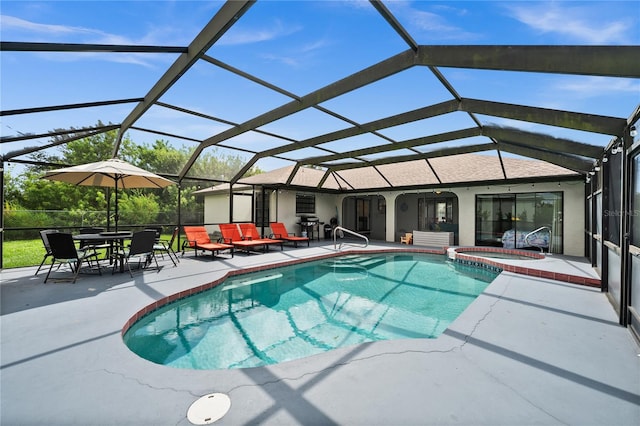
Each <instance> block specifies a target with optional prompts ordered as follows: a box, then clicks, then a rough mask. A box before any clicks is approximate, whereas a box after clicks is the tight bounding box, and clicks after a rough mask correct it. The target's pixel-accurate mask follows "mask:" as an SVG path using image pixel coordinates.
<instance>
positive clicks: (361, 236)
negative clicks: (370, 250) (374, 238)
mask: <svg viewBox="0 0 640 426" xmlns="http://www.w3.org/2000/svg"><path fill="white" fill-rule="evenodd" d="M338 230H340V231H342V232H346V233H347V234H351V235H354V236H356V237H360V238H363V239H364V246H362V247H363V248H364V247H367V246H368V245H369V238H367V237H366V236H364V235H362V234H358V233H357V232H354V231H352V230H350V229H347V228H343V227H342V226H336V227H335V228H333V249H334V250H342V246H343V245H344V243H340V246H339V247H337V248H336V244H337V237H336V234H337V232H338Z"/></svg>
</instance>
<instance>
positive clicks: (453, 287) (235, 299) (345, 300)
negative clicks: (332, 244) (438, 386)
mask: <svg viewBox="0 0 640 426" xmlns="http://www.w3.org/2000/svg"><path fill="white" fill-rule="evenodd" d="M496 276H497V273H495V272H490V271H487V270H482V269H477V268H473V267H469V266H465V265H460V264H457V263H455V262H449V261H446V260H445V259H444V258H443V257H442V256H436V255H426V254H402V255H398V254H380V255H349V256H341V257H337V258H331V259H328V260H322V261H312V262H306V263H302V264H298V265H294V266H288V267H281V268H276V269H270V270H267V271H262V272H259V273H251V274H245V275H238V276H235V277H233V278H232V279H228V280H226V281H224V282H223V283H221V284H220V285H218V286H216V287H215V288H212V289H210V290H207V291H205V292H202V293H199V294H197V295H193V296H190V297H188V298H184V299H181V300H178V301H176V302H173V303H171V304H169V305H166V306H164V307H162V308H160V309H158V310H156V311H154V312H152V313H151V314H149V315H147V316H145V317H143V318H142V319H141V320H140V321H138V322H137V323H135V324H133V325H132V326H131V328H130V329H129V330H128V331H127V332H126V334H125V336H124V340H125V343H126V344H127V346H128V347H129V348H130V349H131V350H132V351H133V352H135V353H136V354H138V355H139V356H141V357H142V358H145V359H147V360H150V361H152V362H155V363H158V364H163V365H168V366H172V367H177V368H189V369H229V368H246V367H256V366H264V365H269V364H275V363H280V362H284V361H289V360H293V359H299V358H304V357H307V356H311V355H314V354H317V353H321V352H326V351H330V350H332V349H336V348H339V347H345V346H350V345H356V344H360V343H363V342H371V341H378V340H390V339H404V338H435V337H437V336H439V335H440V334H441V333H442V332H443V331H444V330H445V329H446V328H447V327H448V326H449V324H450V323H451V322H452V321H453V320H454V319H455V318H456V317H458V316H459V315H460V313H462V311H464V309H465V308H466V307H467V306H468V305H469V304H470V303H471V302H472V301H473V300H474V299H475V298H476V297H477V296H478V295H479V294H480V293H481V292H482V291H483V290H484V289H485V288H486V287H487V286H488V285H489V283H490V282H491V281H492V280H493V279H494V278H495V277H496Z"/></svg>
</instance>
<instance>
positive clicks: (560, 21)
mask: <svg viewBox="0 0 640 426" xmlns="http://www.w3.org/2000/svg"><path fill="white" fill-rule="evenodd" d="M505 7H506V8H507V10H508V11H509V13H510V14H511V16H512V17H513V18H514V19H516V20H518V21H520V22H522V23H523V24H525V25H528V26H529V27H531V28H532V29H534V30H536V31H539V32H541V33H546V34H558V35H561V36H564V37H568V38H569V39H570V40H574V41H577V42H584V43H589V44H610V43H625V42H626V41H627V40H628V34H629V31H634V29H633V26H632V23H631V22H630V21H626V20H614V19H609V20H608V19H607V18H606V16H605V15H604V10H603V8H607V7H609V3H608V2H587V3H586V4H580V5H572V4H566V3H555V2H543V3H537V2H536V3H529V2H514V3H510V4H509V5H508V6H505ZM635 7H637V5H636V6H635ZM635 11H636V13H637V9H635Z"/></svg>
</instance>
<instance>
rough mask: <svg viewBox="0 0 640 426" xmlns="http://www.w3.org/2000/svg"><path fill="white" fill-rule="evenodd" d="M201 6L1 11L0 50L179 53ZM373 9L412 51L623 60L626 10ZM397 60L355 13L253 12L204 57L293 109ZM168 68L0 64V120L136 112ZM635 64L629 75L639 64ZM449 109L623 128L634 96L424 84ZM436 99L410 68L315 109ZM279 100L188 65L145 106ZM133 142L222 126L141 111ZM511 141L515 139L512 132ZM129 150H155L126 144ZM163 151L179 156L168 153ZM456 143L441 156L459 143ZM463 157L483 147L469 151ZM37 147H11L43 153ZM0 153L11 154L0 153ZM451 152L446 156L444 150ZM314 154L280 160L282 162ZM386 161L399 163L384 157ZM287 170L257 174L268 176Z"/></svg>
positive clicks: (54, 5)
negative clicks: (601, 53) (443, 48)
mask: <svg viewBox="0 0 640 426" xmlns="http://www.w3.org/2000/svg"><path fill="white" fill-rule="evenodd" d="M221 4H222V3H221V2H211V1H135V2H130V1H91V2H84V1H23V0H21V1H2V2H1V21H0V28H1V32H0V37H1V39H2V40H3V41H29V42H64V43H96V44H144V45H163V46H186V45H187V44H188V43H189V42H190V41H191V40H192V39H193V38H194V37H195V36H196V35H197V34H198V32H199V31H200V30H201V29H202V27H203V26H204V25H205V24H206V23H207V22H208V21H209V20H210V19H211V18H212V17H213V16H214V14H215V13H216V11H217V10H218V9H219V8H220V6H221ZM385 5H386V6H387V7H388V8H389V9H390V10H391V12H392V13H394V15H395V16H396V17H397V18H398V20H399V21H400V23H401V24H402V25H403V26H404V27H405V28H406V29H407V30H408V31H409V33H410V34H411V35H412V37H413V38H414V39H415V41H416V42H417V43H418V44H434V45H467V44H468V45H476V44H486V45H493V44H497V45H504V44H509V45H514V44H534V45H560V44H562V45H573V44H575V45H638V44H640V3H639V2H638V1H637V0H636V1H598V2H597V1H551V2H548V1H499V2H488V1H393V2H385ZM407 48H408V46H407V45H406V44H405V43H404V42H403V40H402V39H401V38H400V37H399V36H398V35H397V34H396V33H395V32H394V31H393V30H392V29H391V28H390V27H389V25H388V24H387V23H386V22H385V21H384V20H383V19H382V18H381V17H380V15H379V14H378V13H377V12H376V11H375V9H374V8H373V7H372V6H371V5H370V4H369V3H368V2H366V1H322V2H314V1H269V0H267V1H265V0H261V1H258V2H257V4H255V5H254V6H252V7H251V8H250V9H249V11H248V12H247V13H246V14H245V15H244V16H243V17H242V18H241V19H240V20H239V21H238V23H236V24H235V25H234V26H233V27H232V28H231V29H230V30H229V31H228V32H227V33H226V34H225V35H224V36H223V37H222V38H221V39H220V40H219V41H218V43H216V44H215V45H214V46H213V47H212V48H211V49H210V50H209V52H208V55H209V56H211V57H213V58H215V59H217V60H220V61H222V62H225V63H226V64H229V65H231V66H233V67H236V68H238V69H240V70H242V71H245V72H248V73H251V74H253V75H255V76H257V77H259V78H260V79H262V80H264V81H266V82H268V83H271V84H274V85H276V86H279V87H280V88H282V89H284V90H286V91H287V92H289V93H291V94H293V95H296V96H303V95H305V94H307V93H310V92H313V91H314V90H317V89H319V88H321V87H323V86H325V85H327V84H330V83H331V82H333V81H335V80H338V79H340V78H343V77H346V76H348V75H350V74H352V73H354V72H357V71H359V70H361V69H364V68H366V67H368V66H371V65H373V64H375V63H377V62H379V61H382V60H384V59H386V58H388V57H390V56H393V55H395V54H398V53H401V52H403V51H405V50H406V49H407ZM176 58H177V55H176V54H101V53H26V52H2V53H0V61H1V63H0V71H1V75H0V78H1V81H0V82H1V89H0V96H1V97H0V102H1V108H2V110H10V109H19V108H31V107H40V106H49V105H59V104H71V103H80V102H91V101H103V100H113V99H125V98H135V97H142V96H144V95H145V94H146V93H147V92H148V90H149V89H150V88H151V87H152V85H153V84H154V83H155V82H156V81H157V79H159V78H160V76H161V75H162V74H163V73H164V71H165V70H166V69H167V68H168V67H169V66H170V65H171V63H172V62H173V61H174V60H175V59H176ZM639 61H640V59H639ZM440 71H441V72H442V74H443V75H444V76H445V78H447V80H448V81H449V82H450V83H451V84H452V85H453V87H454V88H455V89H456V91H457V92H458V93H459V94H460V95H461V96H463V97H466V98H476V99H484V100H494V101H500V102H507V103H514V104H522V105H530V106H541V107H546V108H555V109H561V110H569V111H580V112H587V113H591V114H598V115H606V116H614V117H620V118H628V116H629V115H630V114H631V113H632V112H633V110H634V109H635V108H636V107H637V106H638V105H639V104H640V83H639V82H638V81H637V80H631V79H623V78H598V77H587V76H584V77H582V76H561V75H555V74H536V73H507V72H500V71H481V70H462V69H445V68H442V69H440ZM449 99H451V96H450V94H449V93H448V92H447V91H446V90H444V88H443V87H442V86H441V85H439V84H438V83H437V81H436V80H435V78H434V76H433V74H432V73H430V72H429V70H428V69H427V68H425V67H414V68H412V69H409V70H407V71H405V72H403V73H400V74H398V75H395V76H392V77H390V78H388V79H385V80H382V81H380V82H377V83H375V84H372V85H370V86H367V87H364V88H362V89H359V90H356V91H353V92H351V93H347V94H345V95H342V96H339V97H337V98H335V99H332V100H330V101H328V102H326V103H324V104H323V106H324V107H326V108H329V109H331V110H332V111H334V112H337V113H339V114H343V115H345V116H347V117H349V118H351V119H353V120H356V121H358V122H368V121H371V120H376V119H379V118H383V117H385V116H389V115H392V114H398V113H401V112H405V111H408V110H411V109H415V108H420V107H424V106H427V105H431V104H434V103H438V102H442V101H445V100H449ZM290 100H291V98H289V97H287V96H285V95H283V94H280V93H276V92H274V91H271V90H269V89H267V88H264V87H260V86H258V85H256V84H255V83H253V82H250V81H247V80H244V79H242V78H240V77H238V76H236V75H234V74H232V73H229V72H227V71H225V70H223V69H221V68H218V67H216V66H214V65H212V64H210V63H207V62H203V61H200V62H198V63H197V64H196V65H195V66H194V67H192V68H191V69H190V70H189V71H188V72H187V74H185V76H184V77H183V78H182V79H181V80H180V81H179V82H178V83H177V84H175V85H174V86H173V87H172V88H171V89H170V90H169V91H168V92H167V93H166V94H165V95H164V96H163V97H162V98H161V101H163V102H166V103H169V104H173V105H176V106H180V107H183V108H188V109H192V110H195V111H199V112H203V113H206V114H209V115H212V116H215V117H219V118H221V119H224V120H228V121H230V122H234V123H242V122H243V121H245V120H247V119H249V118H251V117H253V116H255V115H257V114H260V113H263V112H266V111H269V110H271V109H273V108H276V107H278V106H280V105H282V104H285V103H287V102H289V101H290ZM134 106H135V104H124V105H117V106H111V107H102V108H90V109H82V110H71V111H60V112H52V113H39V114H29V115H23V116H3V117H1V119H2V122H1V129H2V130H1V131H0V135H1V136H3V137H4V136H11V135H15V134H17V133H27V132H29V133H40V132H47V131H51V130H52V129H54V128H68V127H70V126H73V127H82V126H91V125H95V124H96V123H97V122H98V120H101V121H102V122H105V123H107V122H113V123H119V122H121V121H122V120H123V119H124V118H125V117H126V116H127V114H128V113H129V112H130V111H131V109H133V107H134ZM480 119H481V121H482V122H483V123H487V124H498V125H504V126H509V125H513V124H517V125H518V126H520V127H521V128H524V129H526V130H531V131H541V132H544V133H549V134H551V135H553V136H556V137H566V138H569V139H574V140H578V141H582V142H587V143H592V144H596V145H602V146H604V145H606V144H607V143H608V142H609V141H610V139H611V137H610V136H608V135H594V134H589V133H584V132H578V131H570V130H567V129H557V128H546V127H545V126H540V125H534V124H529V123H512V122H509V121H508V120H503V119H499V118H495V117H480ZM136 125H137V126H139V127H143V128H158V129H161V130H163V131H166V132H169V133H173V134H179V135H185V136H188V137H193V138H197V139H205V138H207V137H210V136H212V135H215V134H217V133H219V132H221V131H224V130H225V129H227V128H228V127H229V126H228V125H225V124H223V123H216V122H211V121H208V120H203V119H201V118H194V117H189V116H186V115H184V114H180V113H177V112H176V111H173V110H169V109H166V108H162V107H152V108H151V109H150V110H149V111H148V113H147V114H145V116H143V117H142V118H141V119H140V120H139V122H137V123H136ZM472 126H473V123H472V122H471V120H470V119H469V118H468V116H467V115H466V114H462V113H454V114H448V115H446V116H441V117H436V118H433V119H429V120H428V121H420V122H416V123H412V124H409V125H404V126H397V127H394V128H390V129H386V130H384V131H382V132H381V133H383V134H384V135H385V136H388V137H391V138H394V139H395V140H399V141H401V140H405V139H411V138H414V137H417V136H419V135H422V134H424V133H425V129H428V130H427V132H428V133H441V132H446V131H450V130H455V129H459V128H466V127H472ZM523 126H524V127H523ZM344 127H347V124H346V123H345V122H343V121H341V120H337V119H336V118H335V117H331V116H328V115H326V114H324V113H321V112H319V111H317V110H308V111H303V112H301V113H298V114H295V115H294V116H291V117H288V118H285V119H282V120H278V121H276V122H274V123H270V124H268V125H266V126H265V127H264V128H263V129H264V130H267V131H270V132H274V133H277V134H282V135H286V136H287V137H291V138H293V139H305V138H309V137H313V136H316V135H319V134H323V133H327V132H330V131H334V130H338V129H341V128H344ZM129 134H130V136H131V137H132V138H133V139H134V141H136V142H138V143H142V142H147V143H151V142H153V141H154V140H155V139H158V138H160V137H159V136H157V135H154V134H150V133H146V132H139V131H130V133H129ZM372 138H375V137H374V136H370V135H363V136H359V137H357V138H353V139H352V140H349V141H347V142H340V143H333V144H327V146H326V148H327V149H332V150H337V151H341V150H347V149H355V148H358V147H361V146H368V145H370V144H371V143H379V141H374V140H373V139H372ZM164 139H169V140H170V142H171V143H173V144H176V145H187V146H189V145H194V143H193V142H189V141H185V140H182V139H173V138H164ZM471 142H473V141H460V142H456V143H457V144H465V143H471ZM479 142H486V140H482V141H479ZM45 143H46V139H43V140H38V141H30V142H28V143H27V145H34V144H45ZM284 143H285V142H283V141H282V140H279V139H274V138H270V137H267V136H264V135H260V134H256V133H253V132H249V133H246V134H243V135H241V136H238V137H236V138H234V139H232V140H230V141H227V143H226V145H227V148H220V151H221V152H224V153H229V154H238V153H240V155H243V156H248V155H249V154H246V153H243V152H242V151H237V150H235V149H234V148H241V149H247V150H253V151H260V150H263V149H267V148H271V147H275V146H280V145H283V144H284ZM4 145H6V146H2V147H0V149H2V152H3V153H6V152H10V151H12V150H15V149H20V148H22V147H23V146H25V143H24V142H20V143H9V144H4ZM450 145H451V144H450ZM322 153H326V152H324V151H322V150H318V149H306V150H300V152H294V153H291V155H290V157H289V158H290V159H292V160H295V159H297V158H304V157H306V156H309V155H317V154H322ZM398 154H402V152H400V153H398ZM288 164H290V163H289V162H288V161H283V160H278V159H275V160H265V161H264V162H263V163H261V164H259V166H261V167H262V168H263V169H267V170H268V169H272V168H274V167H280V166H284V165H288Z"/></svg>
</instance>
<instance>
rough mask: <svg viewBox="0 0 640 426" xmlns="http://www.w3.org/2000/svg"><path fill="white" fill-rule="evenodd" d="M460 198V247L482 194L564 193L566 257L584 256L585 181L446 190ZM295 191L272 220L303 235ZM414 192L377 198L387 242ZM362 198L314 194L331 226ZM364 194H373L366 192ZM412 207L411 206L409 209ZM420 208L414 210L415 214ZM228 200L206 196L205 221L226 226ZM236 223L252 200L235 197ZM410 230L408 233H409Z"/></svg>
mask: <svg viewBox="0 0 640 426" xmlns="http://www.w3.org/2000/svg"><path fill="white" fill-rule="evenodd" d="M443 190H446V191H450V192H452V193H454V194H455V195H456V196H457V197H458V222H459V245H461V246H473V245H474V243H475V202H476V201H475V197H476V195H479V194H502V193H509V192H511V193H531V192H562V193H563V236H564V240H563V244H564V251H563V254H567V255H572V256H584V226H585V223H584V185H583V183H582V181H570V182H559V183H558V182H550V183H535V184H531V183H528V184H519V185H488V186H469V187H460V188H443ZM296 192H297V191H295V190H291V191H289V190H279V191H277V193H276V192H275V191H274V192H272V194H271V196H270V220H271V221H276V220H277V221H278V222H283V223H284V224H285V226H286V227H287V229H288V231H289V232H295V233H296V234H299V233H300V227H299V226H298V225H297V223H298V222H299V218H300V215H296ZM418 192H420V191H419V190H414V191H404V192H398V191H388V192H384V191H380V192H378V195H380V196H382V197H384V198H385V200H386V205H387V208H386V230H385V232H384V235H385V239H386V241H398V238H396V237H397V235H399V234H398V232H399V230H398V229H396V228H397V227H398V225H397V224H398V223H402V220H401V219H402V216H401V215H402V214H403V212H399V211H397V207H396V198H397V197H398V196H399V195H400V194H402V193H418ZM357 195H359V194H358V193H357V192H350V193H348V194H343V195H333V194H315V196H316V212H315V214H314V215H311V214H310V215H309V216H317V217H318V218H319V219H320V221H321V222H324V223H329V220H330V219H331V218H333V217H336V216H337V217H338V221H339V223H340V224H342V223H343V218H342V203H343V200H344V198H345V197H347V196H349V197H353V196H357ZM362 195H370V193H363V194H362ZM410 207H411V206H410ZM416 209H417V206H413V207H411V208H410V209H408V211H409V210H411V211H412V212H413V213H404V214H415V211H417V210H416ZM228 212H229V206H228V197H227V195H226V194H225V195H220V194H216V195H208V196H206V197H205V220H206V221H207V222H209V223H226V222H229V220H228V214H229V213H228ZM234 214H235V216H236V217H235V218H234V219H235V221H237V222H241V221H246V222H248V221H250V220H251V198H250V197H235V201H234ZM319 231H320V238H323V237H324V233H323V227H322V225H321V226H320V230H319ZM410 231H411V230H409V232H410Z"/></svg>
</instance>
